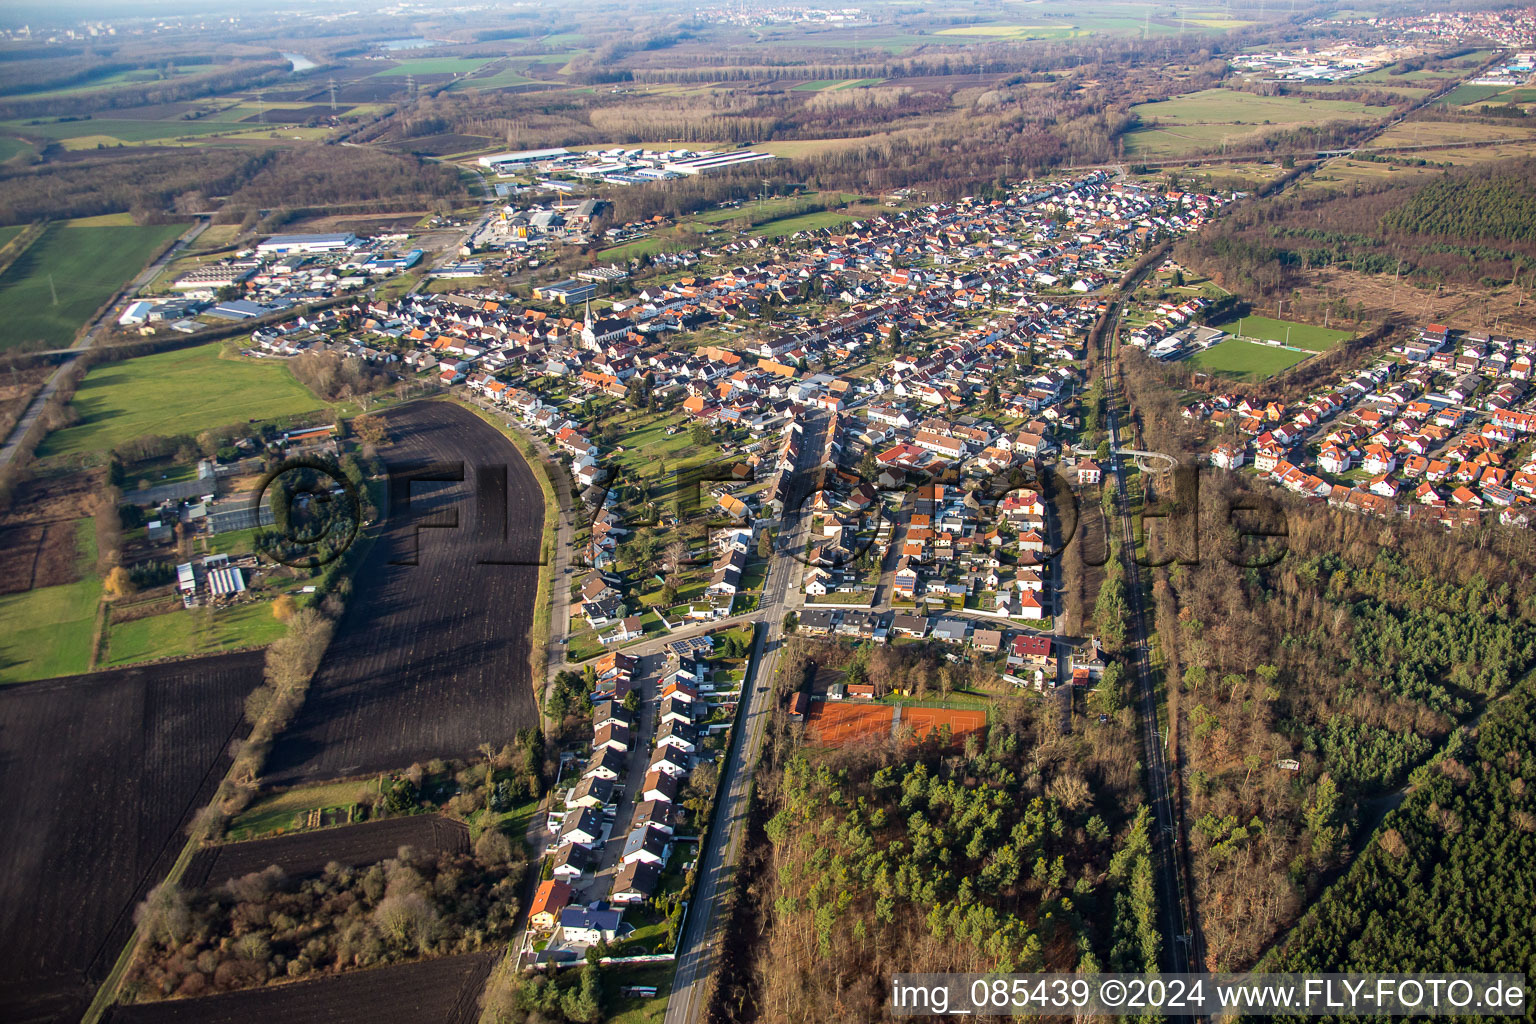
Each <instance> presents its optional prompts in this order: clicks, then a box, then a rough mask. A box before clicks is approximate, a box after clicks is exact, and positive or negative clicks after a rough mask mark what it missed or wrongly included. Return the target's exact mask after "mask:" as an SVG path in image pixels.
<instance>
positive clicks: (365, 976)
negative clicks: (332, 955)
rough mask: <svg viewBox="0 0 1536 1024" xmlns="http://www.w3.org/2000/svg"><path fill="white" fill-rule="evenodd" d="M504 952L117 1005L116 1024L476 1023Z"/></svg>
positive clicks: (113, 1018)
mask: <svg viewBox="0 0 1536 1024" xmlns="http://www.w3.org/2000/svg"><path fill="white" fill-rule="evenodd" d="M499 955H500V954H499V952H486V953H470V954H468V955H465V956H446V957H440V958H439V959H436V960H423V961H420V962H418V963H412V964H395V965H392V966H389V967H378V968H375V969H373V970H369V971H355V972H353V973H351V974H343V975H339V976H337V977H330V978H316V979H313V980H308V981H297V982H291V983H288V984H284V985H276V986H272V987H269V988H258V989H248V990H246V991H243V992H230V993H227V994H224V995H216V996H207V997H204V998H202V999H172V1000H168V1001H165V1002H159V1003H143V1004H140V1005H137V1006H118V1007H114V1008H113V1010H112V1013H111V1015H110V1016H109V1017H108V1018H107V1020H108V1021H109V1022H110V1024H289V1022H292V1024H301V1022H302V1024H310V1022H317V1024H319V1022H323V1024H474V1022H475V1021H476V1020H477V1019H479V1016H480V1010H479V1006H478V1001H479V998H480V990H481V989H482V988H484V987H485V979H486V978H487V977H489V975H490V973H491V965H492V964H494V963H495V962H496V958H497V956H499Z"/></svg>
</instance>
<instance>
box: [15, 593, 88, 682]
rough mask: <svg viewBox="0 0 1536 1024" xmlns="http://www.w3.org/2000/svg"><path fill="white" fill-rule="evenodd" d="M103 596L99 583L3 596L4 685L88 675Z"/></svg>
mask: <svg viewBox="0 0 1536 1024" xmlns="http://www.w3.org/2000/svg"><path fill="white" fill-rule="evenodd" d="M100 597H101V582H100V581H99V580H96V579H85V580H80V581H79V582H77V583H65V584H63V585H61V586H57V587H42V588H39V589H36V590H28V591H26V592H25V593H21V594H9V595H7V596H5V597H0V622H4V623H5V629H4V630H3V631H0V683H19V682H23V681H25V680H28V679H48V678H51V677H52V676H71V675H76V674H78V673H80V672H84V671H86V669H88V668H89V667H90V662H91V634H92V629H93V628H94V626H95V620H96V602H97V600H98V599H99V598H100Z"/></svg>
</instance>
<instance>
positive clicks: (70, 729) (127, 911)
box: [0, 652, 263, 1020]
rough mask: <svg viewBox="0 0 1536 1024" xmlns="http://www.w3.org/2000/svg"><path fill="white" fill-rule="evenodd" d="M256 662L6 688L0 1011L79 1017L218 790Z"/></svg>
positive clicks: (240, 659) (0, 710)
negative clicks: (188, 828)
mask: <svg viewBox="0 0 1536 1024" xmlns="http://www.w3.org/2000/svg"><path fill="white" fill-rule="evenodd" d="M262 664H263V661H262V656H261V654H260V653H256V652H251V653H244V654H235V655H224V656H220V657H215V658H204V659H200V660H196V661H182V662H177V663H174V664H169V665H157V666H153V667H146V668H137V669H120V670H117V671H112V672H98V673H95V674H92V675H86V676H72V677H67V678H62V679H50V680H45V681H42V682H36V683H25V684H21V685H18V686H13V687H9V688H6V689H4V690H0V787H3V788H4V791H5V792H6V794H7V799H6V800H5V801H4V804H3V808H0V829H3V831H4V834H5V835H6V836H7V837H9V838H8V840H7V842H5V843H4V844H0V963H3V967H0V1019H5V1020H35V1019H40V1020H48V1019H58V1020H78V1019H79V1017H80V1014H81V1013H82V1012H83V1011H84V1009H85V1006H86V1005H87V1004H88V1003H89V1002H90V1001H91V997H92V995H93V994H94V992H95V987H96V983H97V982H99V981H100V980H101V978H102V977H103V975H104V974H105V972H106V971H107V970H108V969H109V968H110V967H111V965H112V962H113V960H114V959H115V958H116V956H117V954H118V952H119V951H120V950H121V949H122V948H123V944H124V943H125V942H126V941H127V939H128V936H129V935H130V934H131V932H132V928H133V908H134V906H135V905H136V904H137V903H138V901H139V900H141V899H142V898H143V896H144V894H145V893H146V892H147V891H148V890H149V888H150V887H152V886H153V885H155V884H156V883H157V882H158V881H159V880H160V879H161V878H163V877H164V874H165V872H166V871H167V870H168V869H169V868H170V865H171V863H172V862H173V861H174V860H175V858H176V856H177V855H178V854H179V853H180V851H181V848H182V844H183V841H184V839H183V836H182V832H181V829H182V826H183V825H184V824H185V823H186V822H188V821H189V820H190V819H191V817H192V815H193V814H194V813H195V812H196V811H197V810H199V809H200V808H201V807H203V806H204V805H206V804H207V803H208V801H209V800H210V799H211V798H212V795H213V790H214V788H215V787H216V786H217V784H218V782H219V779H220V778H221V777H222V775H223V773H224V770H225V768H226V767H227V765H228V763H229V753H228V752H229V746H230V743H231V742H232V741H233V740H235V739H237V738H238V737H239V736H240V735H241V734H242V733H243V730H244V724H245V723H244V716H243V709H244V701H245V697H246V695H247V694H249V693H250V692H251V690H253V689H255V688H256V686H258V685H259V684H260V683H261V680H262ZM61 922H67V924H68V926H67V927H61V926H60V923H61Z"/></svg>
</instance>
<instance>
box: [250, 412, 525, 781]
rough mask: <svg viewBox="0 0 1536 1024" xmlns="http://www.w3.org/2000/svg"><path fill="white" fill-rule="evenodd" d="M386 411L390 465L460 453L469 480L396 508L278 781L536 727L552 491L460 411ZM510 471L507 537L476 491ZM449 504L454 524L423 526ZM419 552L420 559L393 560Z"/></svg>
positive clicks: (272, 770)
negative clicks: (536, 665) (534, 657)
mask: <svg viewBox="0 0 1536 1024" xmlns="http://www.w3.org/2000/svg"><path fill="white" fill-rule="evenodd" d="M383 415H384V417H385V419H386V421H387V423H388V425H389V431H390V434H391V436H392V437H393V439H394V441H393V443H392V444H390V445H389V446H387V447H386V448H384V449H383V450H382V455H383V457H384V460H385V462H386V463H387V464H389V465H396V466H399V465H406V464H410V463H415V464H433V463H457V462H461V461H462V462H463V464H464V474H465V480H464V482H462V483H454V484H441V483H439V484H431V485H427V484H421V485H416V486H415V487H414V488H413V497H412V500H411V508H410V510H409V512H406V511H404V510H402V509H400V508H397V507H391V508H390V509H389V513H388V515H387V517H386V518H385V520H384V523H383V526H382V532H381V533H380V535H379V537H378V539H377V541H376V542H375V543H374V544H373V546H372V547H371V548H370V549H369V552H368V554H367V556H366V558H365V559H364V561H363V564H362V566H361V568H360V569H359V571H358V573H357V576H356V579H355V584H354V587H353V594H352V598H351V600H350V602H349V604H348V608H347V611H346V613H345V614H344V615H343V617H342V620H341V623H340V625H339V628H338V631H337V636H336V638H335V639H334V640H333V641H332V642H331V647H330V650H329V651H328V652H327V653H326V656H325V658H324V660H323V661H322V662H321V665H320V668H319V671H318V672H317V673H316V675H315V680H314V682H313V683H312V684H311V686H310V690H309V697H308V700H307V701H306V703H305V705H304V708H303V710H302V711H301V712H300V713H299V716H298V717H297V719H296V720H295V721H294V723H293V725H292V726H291V727H290V728H289V729H288V731H287V732H285V733H284V734H283V735H282V736H281V737H280V738H279V739H278V741H277V743H276V745H275V746H274V748H273V751H272V756H271V758H270V760H269V762H268V781H269V782H271V783H273V784H277V785H287V784H293V783H297V782H302V781H309V780H317V779H323V778H336V777H341V776H354V775H365V774H371V773H375V772H378V771H384V770H390V769H399V768H404V767H406V766H408V765H410V764H411V763H413V762H415V761H426V760H430V759H431V758H434V757H453V756H466V755H468V754H470V753H471V752H473V751H474V749H475V747H476V746H477V745H478V744H479V743H481V742H483V741H490V742H493V743H497V744H498V745H499V744H501V743H506V742H509V741H510V740H511V739H512V737H513V735H514V734H515V733H516V732H517V730H518V729H521V728H524V727H526V726H530V725H535V724H537V722H538V710H537V708H536V706H535V704H534V700H533V689H532V684H531V682H530V678H529V673H530V666H529V646H528V631H529V627H530V625H531V624H532V621H533V611H534V609H533V605H534V601H535V595H536V593H537V589H538V581H539V566H538V564H537V563H538V559H539V557H540V552H539V547H540V540H541V536H542V531H543V518H544V500H543V494H542V492H541V490H540V488H539V485H538V482H537V480H536V479H535V478H534V475H533V470H532V469H531V468H530V467H529V466H528V464H527V462H526V461H525V460H524V459H523V458H522V456H521V454H520V453H518V451H517V449H516V448H515V447H514V446H513V445H512V444H511V442H509V441H508V440H506V439H505V438H504V437H502V436H501V434H500V433H499V432H498V431H497V430H496V429H495V428H494V427H491V426H490V425H489V424H487V423H485V422H484V421H482V420H480V419H479V418H478V417H476V416H475V415H474V414H473V413H470V412H468V411H466V410H464V409H460V408H458V407H457V406H453V405H449V404H447V403H442V402H421V403H415V404H412V405H407V406H403V407H398V408H395V409H391V410H389V411H388V412H386V413H384V414H383ZM502 468H504V469H505V472H506V482H507V492H506V495H507V504H506V506H505V508H506V526H505V529H506V539H505V540H502V538H501V530H502V526H501V524H500V509H498V508H496V507H495V506H494V503H491V504H488V505H487V507H479V506H478V505H477V503H476V501H475V500H474V495H475V493H476V487H477V485H476V477H477V474H478V473H479V472H480V470H482V469H486V470H497V471H500V470H501V469H502ZM484 479H485V478H484V477H482V478H481V482H482V483H483V482H484ZM448 509H456V510H457V515H458V522H459V526H458V528H457V529H431V528H422V529H420V530H418V525H419V524H422V523H423V522H429V521H431V520H430V519H428V518H426V517H431V516H434V515H435V514H436V513H437V512H439V511H445V510H448ZM412 558H415V559H416V561H417V563H418V564H392V563H396V562H405V561H409V560H411V559H412ZM498 562H500V563H503V564H496V563H498ZM507 562H516V563H520V564H504V563H507Z"/></svg>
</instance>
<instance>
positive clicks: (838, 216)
mask: <svg viewBox="0 0 1536 1024" xmlns="http://www.w3.org/2000/svg"><path fill="white" fill-rule="evenodd" d="M857 219H858V217H857V216H855V215H854V214H852V213H848V212H846V211H840V210H822V211H819V212H817V213H802V214H801V215H800V216H798V217H781V218H779V219H778V220H771V221H769V222H768V223H766V224H759V225H758V226H757V227H755V228H753V229H751V230H750V231H748V232H747V234H748V235H751V236H755V237H759V238H767V237H770V236H771V237H779V236H781V235H792V234H794V233H795V232H796V231H811V230H814V229H816V228H830V227H836V226H837V225H839V224H846V223H847V222H848V221H850V220H857Z"/></svg>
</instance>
